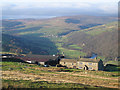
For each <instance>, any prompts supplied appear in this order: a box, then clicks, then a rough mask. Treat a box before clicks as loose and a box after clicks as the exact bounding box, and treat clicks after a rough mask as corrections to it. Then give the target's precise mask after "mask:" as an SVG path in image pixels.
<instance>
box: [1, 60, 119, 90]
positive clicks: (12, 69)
mask: <svg viewBox="0 0 120 90" xmlns="http://www.w3.org/2000/svg"><path fill="white" fill-rule="evenodd" d="M1 64H2V71H1V72H2V84H3V86H2V87H3V88H116V89H117V88H118V77H119V74H118V73H117V71H115V72H107V71H84V70H80V69H67V68H65V67H42V66H39V65H35V64H28V63H21V62H4V61H3V62H1Z"/></svg>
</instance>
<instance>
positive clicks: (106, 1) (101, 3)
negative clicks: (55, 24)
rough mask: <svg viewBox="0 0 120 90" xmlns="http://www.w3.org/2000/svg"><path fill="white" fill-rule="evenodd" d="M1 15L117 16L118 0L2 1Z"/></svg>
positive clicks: (0, 5)
mask: <svg viewBox="0 0 120 90" xmlns="http://www.w3.org/2000/svg"><path fill="white" fill-rule="evenodd" d="M0 2H1V3H0V7H2V15H3V17H4V18H7V17H8V16H9V17H11V18H12V16H19V17H20V16H21V17H24V18H25V17H27V18H30V17H34V16H35V17H49V16H50V17H51V16H52V17H54V16H68V15H80V14H83V15H85V14H86V15H113V16H114V15H117V9H118V2H119V0H19V1H18V0H2V1H0Z"/></svg>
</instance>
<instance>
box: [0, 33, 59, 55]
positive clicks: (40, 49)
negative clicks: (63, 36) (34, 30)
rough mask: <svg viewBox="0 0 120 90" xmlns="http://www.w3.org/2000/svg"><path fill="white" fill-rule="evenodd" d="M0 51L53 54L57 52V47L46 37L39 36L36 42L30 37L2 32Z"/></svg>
mask: <svg viewBox="0 0 120 90" xmlns="http://www.w3.org/2000/svg"><path fill="white" fill-rule="evenodd" d="M28 38H29V37H28ZM32 38H33V37H32ZM46 43H47V44H46ZM2 51H3V52H12V53H17V54H28V53H31V54H55V53H57V48H56V46H55V45H54V43H53V42H51V41H50V40H49V39H47V38H42V37H41V38H39V41H38V43H36V42H34V41H32V40H31V39H30V38H29V39H24V38H20V37H16V36H11V35H7V34H3V35H2Z"/></svg>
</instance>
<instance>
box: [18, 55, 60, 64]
mask: <svg viewBox="0 0 120 90" xmlns="http://www.w3.org/2000/svg"><path fill="white" fill-rule="evenodd" d="M16 58H19V59H22V60H24V61H38V62H46V61H49V60H56V59H57V58H58V57H57V56H52V55H26V56H24V57H16Z"/></svg>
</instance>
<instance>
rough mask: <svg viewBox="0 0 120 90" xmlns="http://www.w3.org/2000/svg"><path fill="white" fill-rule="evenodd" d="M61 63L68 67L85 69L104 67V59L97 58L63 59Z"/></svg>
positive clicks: (101, 68) (100, 68)
mask: <svg viewBox="0 0 120 90" xmlns="http://www.w3.org/2000/svg"><path fill="white" fill-rule="evenodd" d="M60 64H61V65H62V66H66V67H68V68H77V69H84V70H103V68H104V65H103V61H102V60H101V59H97V58H81V57H80V58H79V59H78V60H75V59H61V61H60Z"/></svg>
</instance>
